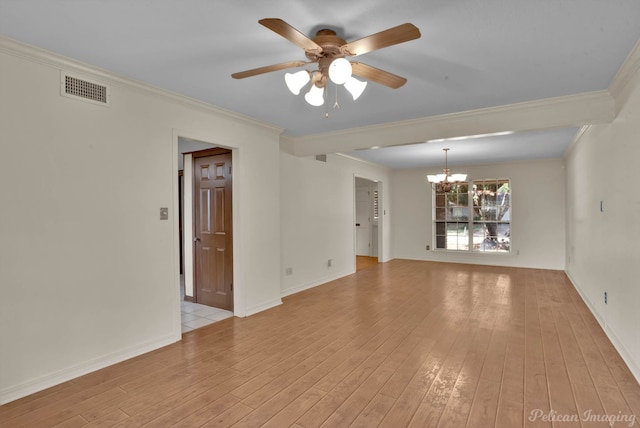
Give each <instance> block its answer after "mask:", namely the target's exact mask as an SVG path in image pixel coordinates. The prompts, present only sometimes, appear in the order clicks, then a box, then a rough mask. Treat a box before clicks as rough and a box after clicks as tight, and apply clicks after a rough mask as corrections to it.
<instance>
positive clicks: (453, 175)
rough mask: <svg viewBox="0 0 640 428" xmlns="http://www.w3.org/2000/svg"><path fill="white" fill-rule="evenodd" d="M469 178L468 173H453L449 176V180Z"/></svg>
mask: <svg viewBox="0 0 640 428" xmlns="http://www.w3.org/2000/svg"><path fill="white" fill-rule="evenodd" d="M466 179H467V174H451V175H450V176H449V181H453V182H456V181H465V180H466Z"/></svg>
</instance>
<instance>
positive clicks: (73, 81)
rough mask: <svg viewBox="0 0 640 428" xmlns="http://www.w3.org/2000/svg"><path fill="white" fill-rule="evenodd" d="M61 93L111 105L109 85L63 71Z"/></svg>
mask: <svg viewBox="0 0 640 428" xmlns="http://www.w3.org/2000/svg"><path fill="white" fill-rule="evenodd" d="M60 85H61V87H60V89H61V94H62V95H64V96H67V97H70V98H76V99H80V100H83V101H88V102H91V103H95V104H100V105H109V87H108V86H106V85H104V84H102V83H98V82H92V81H90V80H87V79H82V78H79V77H75V76H71V75H69V74H66V73H62V75H61V79H60Z"/></svg>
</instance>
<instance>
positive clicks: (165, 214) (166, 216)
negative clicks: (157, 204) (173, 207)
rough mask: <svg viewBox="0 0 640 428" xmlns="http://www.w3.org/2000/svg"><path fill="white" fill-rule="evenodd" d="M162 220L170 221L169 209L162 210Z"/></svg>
mask: <svg viewBox="0 0 640 428" xmlns="http://www.w3.org/2000/svg"><path fill="white" fill-rule="evenodd" d="M160 220H169V208H160Z"/></svg>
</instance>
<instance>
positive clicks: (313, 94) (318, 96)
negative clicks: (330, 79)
mask: <svg viewBox="0 0 640 428" xmlns="http://www.w3.org/2000/svg"><path fill="white" fill-rule="evenodd" d="M304 99H305V100H307V102H308V103H309V104H311V105H312V106H316V107H319V106H321V105H322V104H324V88H319V87H317V86H316V85H313V86H311V89H310V90H309V92H307V93H306V94H305V96H304Z"/></svg>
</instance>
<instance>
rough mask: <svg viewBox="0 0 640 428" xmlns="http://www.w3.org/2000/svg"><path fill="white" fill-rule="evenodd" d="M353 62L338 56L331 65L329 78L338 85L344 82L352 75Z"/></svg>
mask: <svg viewBox="0 0 640 428" xmlns="http://www.w3.org/2000/svg"><path fill="white" fill-rule="evenodd" d="M351 72H352V69H351V63H350V62H349V61H347V60H346V59H344V58H338V59H335V60H333V61H332V62H331V64H330V65H329V79H331V81H332V82H333V83H335V84H336V85H342V84H344V83H345V82H346V81H347V80H348V79H349V78H350V77H351Z"/></svg>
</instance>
